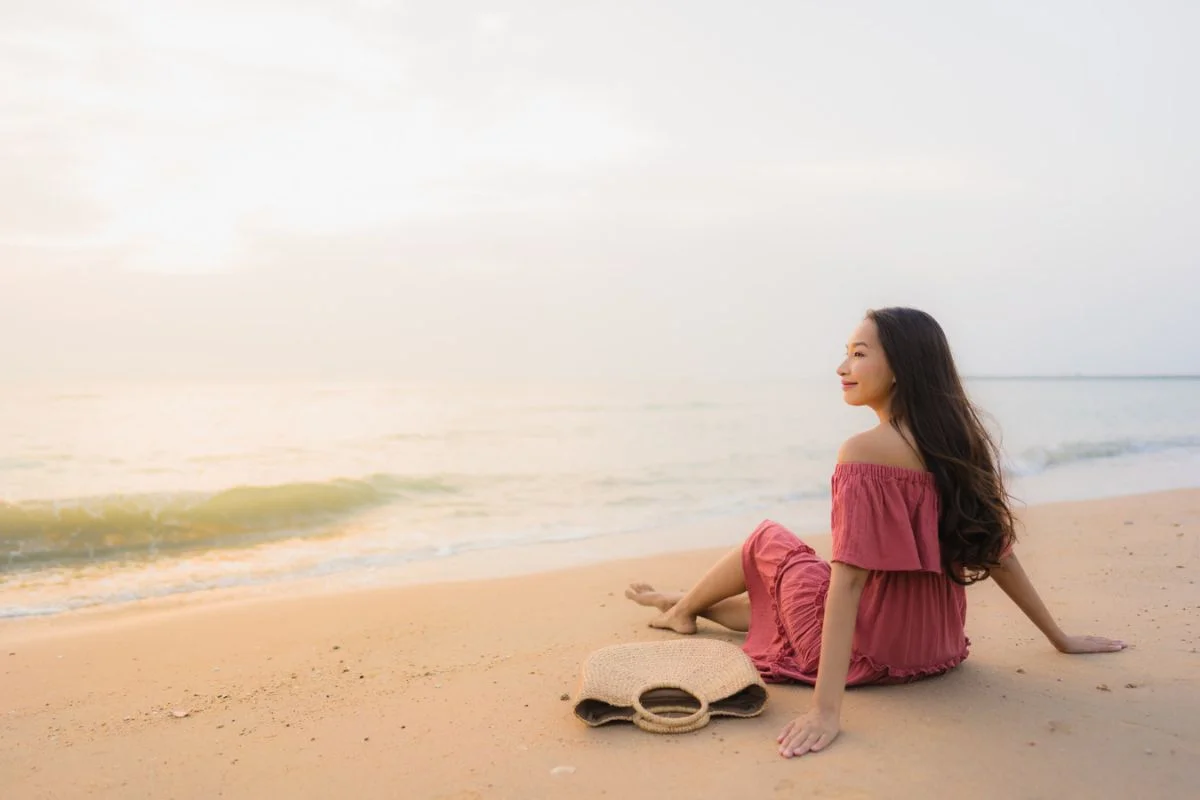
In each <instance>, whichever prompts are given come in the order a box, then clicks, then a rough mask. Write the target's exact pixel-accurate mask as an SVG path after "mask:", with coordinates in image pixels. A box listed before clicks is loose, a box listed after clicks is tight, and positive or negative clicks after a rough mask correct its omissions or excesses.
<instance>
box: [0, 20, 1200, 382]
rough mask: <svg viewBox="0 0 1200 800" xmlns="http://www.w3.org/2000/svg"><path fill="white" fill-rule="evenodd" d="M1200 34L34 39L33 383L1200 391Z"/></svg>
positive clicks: (9, 54)
mask: <svg viewBox="0 0 1200 800" xmlns="http://www.w3.org/2000/svg"><path fill="white" fill-rule="evenodd" d="M1197 30H1200V4H1196V3H1192V2H1185V1H1184V0H1180V2H1154V1H1153V0H1148V1H1144V2H1124V3H1117V2H1092V1H1089V2H1083V1H1082V0H1081V1H1080V2H1054V1H1050V2H1039V3H1014V2H1011V0H997V2H972V1H970V0H957V1H948V2H940V3H929V2H912V1H910V2H904V3H897V2H891V1H890V0H876V1H875V2H823V3H802V2H794V1H790V0H789V1H787V2H782V1H781V2H758V3H730V2H708V1H702V0H679V2H649V1H647V2H637V3H634V2H590V3H581V2H575V3H573V2H567V1H566V0H547V1H546V2H505V3H476V2H456V1H454V0H438V1H437V2H432V0H431V1H430V2H387V1H386V0H361V1H360V2H353V1H352V0H337V1H336V2H335V1H334V0H286V1H285V0H278V1H276V0H269V1H267V2H260V0H197V2H177V1H176V0H147V2H122V1H121V0H104V2H85V1H84V0H0V73H2V74H3V75H4V76H5V78H4V80H3V81H0V109H2V113H0V364H3V370H2V372H3V378H0V380H2V379H4V378H7V379H16V380H21V379H25V378H31V377H37V378H63V379H74V378H95V377H106V376H114V377H123V376H135V377H154V376H159V375H170V376H172V377H182V376H187V375H189V374H195V375H199V376H204V377H210V376H218V375H222V376H232V377H245V376H249V375H255V374H269V375H287V376H299V377H331V378H332V377H339V378H340V377H413V376H417V377H441V376H462V377H495V376H509V375H511V376H516V377H602V378H603V377H639V376H647V375H667V376H692V377H722V378H727V377H742V376H745V377H759V376H778V377H785V376H789V375H802V376H803V375H820V374H828V370H831V369H833V368H834V366H835V365H836V364H837V362H838V361H839V360H840V357H841V356H840V353H841V351H842V349H843V347H844V344H845V339H846V336H847V335H848V334H849V332H850V330H851V328H852V327H853V326H854V324H855V322H856V321H857V320H858V319H859V318H860V316H861V314H862V312H863V311H864V310H865V309H867V308H869V307H873V306H881V305H892V304H904V305H915V306H918V307H922V308H925V309H927V310H929V311H931V312H932V313H934V314H935V316H937V317H938V318H939V319H940V320H941V321H942V323H943V325H944V326H945V327H946V329H947V331H948V333H949V335H950V338H951V343H952V345H953V346H954V347H955V350H956V352H957V354H958V356H959V360H960V365H961V366H962V368H963V369H964V370H965V371H967V372H972V373H1062V372H1067V373H1072V372H1085V373H1088V372H1092V373H1094V372H1104V373H1140V372H1173V373H1178V372H1193V373H1194V372H1200V341H1198V340H1200V310H1198V309H1200V299H1198V298H1200V232H1198V231H1200V228H1198V225H1197V223H1198V222H1200V148H1197V146H1196V143H1197V142H1200V103H1197V93H1196V76H1197V75H1200V50H1197V48H1196V47H1195V46H1194V45H1195V36H1196V31H1197Z"/></svg>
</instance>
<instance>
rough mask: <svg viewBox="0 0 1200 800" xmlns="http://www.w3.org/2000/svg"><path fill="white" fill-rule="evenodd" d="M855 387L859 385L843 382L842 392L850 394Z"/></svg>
mask: <svg viewBox="0 0 1200 800" xmlns="http://www.w3.org/2000/svg"><path fill="white" fill-rule="evenodd" d="M855 386H858V384H857V383H846V382H845V381H842V391H843V392H848V391H850V390H851V389H853V388H854V387H855Z"/></svg>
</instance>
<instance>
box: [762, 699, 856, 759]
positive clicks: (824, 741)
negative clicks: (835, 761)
mask: <svg viewBox="0 0 1200 800" xmlns="http://www.w3.org/2000/svg"><path fill="white" fill-rule="evenodd" d="M840 730H841V727H840V725H839V721H838V717H837V715H836V714H828V713H826V714H822V713H821V712H820V711H818V710H817V709H815V708H814V709H812V710H810V711H809V712H808V713H807V714H805V715H804V716H801V717H796V718H795V719H794V720H792V721H791V722H789V723H788V724H787V725H786V726H785V727H784V729H783V732H782V733H780V734H779V738H777V739H776V740H775V741H777V742H779V755H781V756H783V757H784V758H791V757H792V756H802V755H804V754H805V753H808V752H810V751H811V752H813V753H815V752H817V751H818V750H824V749H825V748H826V747H828V746H829V745H830V743H831V742H832V741H833V740H834V739H836V738H837V735H838V731H840Z"/></svg>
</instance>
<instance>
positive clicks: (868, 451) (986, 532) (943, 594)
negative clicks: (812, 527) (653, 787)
mask: <svg viewBox="0 0 1200 800" xmlns="http://www.w3.org/2000/svg"><path fill="white" fill-rule="evenodd" d="M838 375H840V376H841V378H842V392H843V397H844V398H845V401H846V402H847V403H849V404H850V405H852V406H869V407H870V408H871V409H872V410H873V411H874V412H875V413H876V414H877V415H878V416H879V425H878V426H877V427H875V428H872V429H871V430H869V431H866V432H864V433H860V434H858V435H856V436H853V437H851V438H850V439H848V440H847V441H846V442H845V444H843V445H842V447H841V450H840V451H839V452H838V463H837V466H836V467H835V468H834V472H833V519H832V522H833V563H832V564H829V563H827V562H825V561H824V560H822V559H821V558H820V557H819V556H818V555H817V554H816V553H815V552H813V550H812V548H810V547H809V546H808V545H806V544H804V542H802V541H800V540H799V539H798V538H796V536H795V535H793V534H792V533H790V532H789V531H787V530H785V529H784V528H783V527H782V526H780V525H778V524H776V523H773V522H764V523H763V524H762V525H760V526H759V528H758V529H757V530H756V531H754V533H753V534H751V535H750V538H749V539H747V540H746V542H745V543H744V544H743V545H742V546H741V547H740V548H738V549H737V550H734V551H733V552H731V553H730V554H729V555H727V556H725V557H724V558H722V559H721V560H720V561H718V562H717V564H716V565H715V566H714V567H713V568H712V569H711V570H709V572H708V574H707V575H705V576H704V577H703V578H702V579H701V580H700V582H699V583H698V584H696V585H695V586H694V587H693V588H692V589H691V590H690V591H688V592H687V593H686V594H682V595H678V594H675V595H670V594H664V593H660V592H656V591H654V589H653V588H651V587H650V586H647V585H645V584H634V585H633V586H631V587H630V588H629V590H628V591H627V592H626V596H627V597H629V598H630V599H631V600H634V601H636V602H638V603H640V604H642V605H648V606H654V607H656V608H658V609H659V611H660V612H661V613H660V614H659V615H658V616H657V617H655V618H654V620H652V621H651V623H650V624H651V625H652V626H654V627H656V628H668V629H670V630H673V631H676V632H678V633H694V632H695V631H696V618H697V617H705V618H707V619H710V620H713V621H714V622H717V623H719V624H721V625H724V626H725V627H727V628H731V629H733V630H735V631H746V632H747V636H746V642H745V644H744V645H743V648H744V650H745V651H746V654H747V655H748V656H749V657H750V658H751V660H752V661H753V662H754V664H755V666H757V667H758V669H759V672H761V673H762V675H763V677H764V679H765V680H768V681H773V682H784V681H800V682H803V683H809V684H816V690H815V691H814V693H813V705H812V708H811V710H809V712H808V713H807V714H804V715H803V716H800V717H798V718H796V719H795V720H794V721H792V722H791V723H789V724H788V725H787V726H786V727H784V729H783V731H782V732H781V733H780V734H779V737H778V742H779V752H780V754H781V755H783V756H784V757H787V758H790V757H792V756H798V755H803V754H804V753H807V752H809V751H817V750H823V749H825V748H826V747H828V746H829V744H830V743H831V742H832V741H833V740H834V739H835V738H837V735H838V730H839V718H840V716H841V707H842V695H843V693H844V692H845V687H846V686H859V685H863V684H886V683H907V682H910V681H915V680H919V679H921V678H925V677H928V676H930V675H938V674H941V673H943V672H945V671H947V670H949V669H951V668H952V667H955V666H957V665H958V664H959V663H960V662H962V660H963V659H964V658H966V657H967V644H968V642H967V637H966V635H965V634H964V632H963V625H964V623H965V621H966V608H967V607H966V592H965V591H964V587H965V586H967V585H968V584H971V583H974V582H976V581H979V580H983V579H985V578H987V577H989V576H991V577H992V578H993V579H994V580H995V581H996V583H997V584H999V586H1000V588H1001V589H1003V590H1004V592H1005V594H1007V595H1008V596H1009V597H1010V598H1011V599H1012V601H1013V602H1014V603H1016V604H1017V606H1018V607H1019V608H1020V609H1021V610H1022V611H1023V612H1025V614H1026V615H1027V616H1028V617H1029V619H1030V620H1032V621H1033V623H1034V624H1035V625H1036V626H1037V627H1038V628H1039V629H1040V630H1041V631H1042V633H1044V634H1045V635H1046V637H1047V638H1048V639H1049V640H1050V642H1051V644H1053V645H1054V646H1055V647H1056V648H1058V649H1059V650H1060V651H1061V652H1063V653H1108V652H1113V651H1116V650H1121V649H1123V648H1124V647H1125V643H1124V642H1120V641H1115V640H1112V639H1106V638H1104V637H1101V636H1068V635H1066V634H1065V633H1063V632H1062V630H1061V629H1060V628H1059V627H1058V625H1057V624H1056V623H1055V621H1054V619H1053V618H1052V617H1051V616H1050V613H1049V612H1048V611H1047V610H1046V607H1045V606H1044V605H1043V604H1042V601H1041V598H1039V597H1038V594H1037V591H1036V590H1035V589H1034V588H1033V584H1031V583H1030V582H1029V578H1028V577H1026V575H1025V571H1024V570H1023V569H1022V568H1021V562H1020V561H1018V560H1017V557H1016V555H1014V554H1013V553H1012V542H1013V517H1012V512H1011V511H1010V509H1009V506H1008V497H1007V494H1006V492H1005V490H1004V485H1003V482H1002V479H1001V474H1000V469H999V453H998V450H997V448H996V446H995V444H994V442H993V441H992V439H991V438H990V437H989V436H988V433H987V431H986V430H985V429H984V427H983V425H982V423H981V422H980V420H979V417H978V415H977V414H976V411H975V409H974V407H973V406H972V405H971V403H970V401H969V400H968V399H967V395H966V392H965V391H964V389H963V386H962V382H961V380H960V379H959V376H958V371H957V369H956V368H955V366H954V359H953V357H952V356H951V354H950V346H949V344H948V343H947V342H946V336H945V334H944V333H943V332H942V329H941V326H939V325H938V323H937V322H936V321H935V320H934V319H933V317H931V316H929V315H928V314H925V313H924V312H921V311H916V310H913V309H909V308H886V309H883V310H880V311H872V312H870V313H868V315H867V317H866V319H865V320H863V322H862V323H861V324H860V325H859V326H858V327H857V328H856V329H855V331H854V334H853V335H852V336H851V337H850V345H849V347H848V348H847V350H846V360H845V361H844V362H842V365H841V366H840V367H839V368H838Z"/></svg>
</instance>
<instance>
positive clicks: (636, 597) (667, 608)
mask: <svg viewBox="0 0 1200 800" xmlns="http://www.w3.org/2000/svg"><path fill="white" fill-rule="evenodd" d="M625 596H626V597H628V598H629V599H630V600H632V601H633V602H635V603H637V604H638V605H640V606H650V607H651V608H657V609H658V610H659V611H660V612H661V613H660V614H659V615H658V616H656V617H655V618H654V619H652V620H650V627H651V628H662V629H664V630H669V631H675V632H676V633H695V632H696V617H695V616H694V615H691V616H689V615H686V614H676V613H674V611H673V610H672V609H674V608H675V606H676V604H677V603H678V602H679V600H680V598H682V597H683V595H682V594H679V593H675V592H671V593H667V592H656V591H654V587H653V586H651V585H650V584H648V583H631V584H629V588H628V589H626V590H625Z"/></svg>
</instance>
